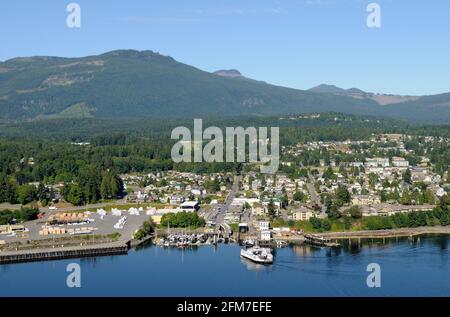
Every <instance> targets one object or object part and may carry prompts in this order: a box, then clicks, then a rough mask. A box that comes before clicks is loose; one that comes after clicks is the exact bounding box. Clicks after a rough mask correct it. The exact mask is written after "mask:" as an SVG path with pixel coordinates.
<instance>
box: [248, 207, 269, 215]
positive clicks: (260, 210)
mask: <svg viewBox="0 0 450 317" xmlns="http://www.w3.org/2000/svg"><path fill="white" fill-rule="evenodd" d="M251 213H252V216H253V217H261V216H265V215H266V213H267V209H266V208H265V207H264V206H263V205H261V204H254V205H253V207H252V211H251Z"/></svg>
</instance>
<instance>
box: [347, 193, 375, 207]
mask: <svg viewBox="0 0 450 317" xmlns="http://www.w3.org/2000/svg"><path fill="white" fill-rule="evenodd" d="M380 203H381V200H380V197H379V196H377V195H354V196H353V197H352V204H353V205H376V204H380Z"/></svg>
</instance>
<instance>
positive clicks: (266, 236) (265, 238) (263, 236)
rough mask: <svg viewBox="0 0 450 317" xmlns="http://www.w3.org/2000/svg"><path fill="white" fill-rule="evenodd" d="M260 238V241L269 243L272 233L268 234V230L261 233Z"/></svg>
mask: <svg viewBox="0 0 450 317" xmlns="http://www.w3.org/2000/svg"><path fill="white" fill-rule="evenodd" d="M260 238H261V240H262V241H270V240H271V239H272V232H270V230H264V231H261V237H260Z"/></svg>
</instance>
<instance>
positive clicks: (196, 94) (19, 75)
mask: <svg viewBox="0 0 450 317" xmlns="http://www.w3.org/2000/svg"><path fill="white" fill-rule="evenodd" d="M330 111H331V112H342V113H349V114H356V115H376V116H386V117H392V118H397V119H406V120H410V121H416V122H422V123H444V124H446V123H448V122H449V119H450V93H447V94H440V95H433V96H396V95H383V94H374V93H367V92H364V91H362V90H359V89H356V88H353V89H342V88H339V87H336V86H331V85H320V86H318V87H314V88H312V89H309V90H298V89H292V88H285V87H280V86H275V85H271V84H268V83H266V82H262V81H257V80H253V79H250V78H247V77H244V76H243V75H242V74H241V73H240V72H239V71H237V70H235V69H232V70H220V71H217V72H214V73H210V72H206V71H202V70H200V69H197V68H195V67H193V66H190V65H186V64H183V63H180V62H178V61H176V60H174V59H173V58H171V57H169V56H164V55H161V54H159V53H156V52H153V51H135V50H116V51H112V52H108V53H105V54H101V55H96V56H87V57H82V58H63V57H50V56H36V57H18V58H13V59H10V60H7V61H5V62H0V121H2V122H20V121H32V120H39V119H46V118H80V117H94V118H96V117H98V118H118V117H128V118H134V117H138V118H142V117H188V118H192V117H204V116H236V115H283V114H297V113H311V112H330Z"/></svg>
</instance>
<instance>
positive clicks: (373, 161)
mask: <svg viewBox="0 0 450 317" xmlns="http://www.w3.org/2000/svg"><path fill="white" fill-rule="evenodd" d="M366 166H367V167H389V159H388V158H384V157H374V158H368V159H366Z"/></svg>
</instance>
